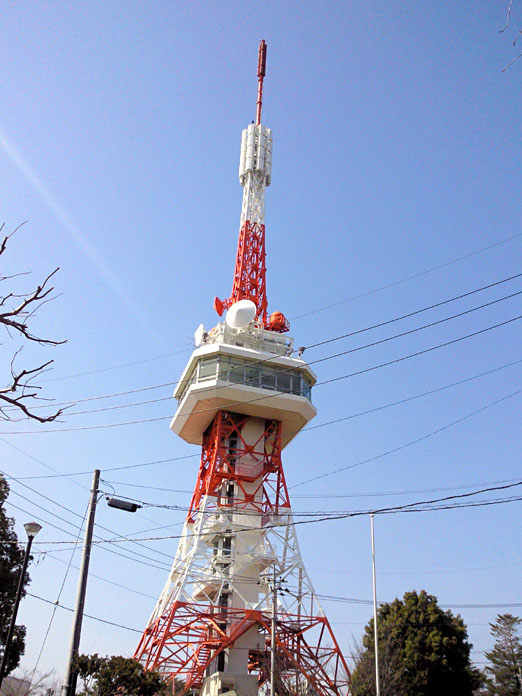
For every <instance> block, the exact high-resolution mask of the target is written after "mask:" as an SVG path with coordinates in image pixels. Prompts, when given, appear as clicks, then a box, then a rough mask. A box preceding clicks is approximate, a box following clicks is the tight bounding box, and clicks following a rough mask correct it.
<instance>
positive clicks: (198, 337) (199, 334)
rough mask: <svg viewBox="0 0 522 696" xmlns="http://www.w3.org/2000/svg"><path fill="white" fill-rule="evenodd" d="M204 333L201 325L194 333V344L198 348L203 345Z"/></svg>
mask: <svg viewBox="0 0 522 696" xmlns="http://www.w3.org/2000/svg"><path fill="white" fill-rule="evenodd" d="M204 333H205V329H204V327H203V324H200V325H199V326H198V328H197V329H196V331H195V332H194V343H195V344H196V346H200V345H201V344H202V343H203V334H204Z"/></svg>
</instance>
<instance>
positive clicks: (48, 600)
mask: <svg viewBox="0 0 522 696" xmlns="http://www.w3.org/2000/svg"><path fill="white" fill-rule="evenodd" d="M26 594H28V595H29V597H33V598H34V599H39V600H40V601H41V602H46V603H47V604H53V605H54V602H53V601H52V600H51V599H45V598H44V597H39V596H38V595H35V594H33V593H32V592H27V593H26ZM57 606H58V607H59V608H60V609H65V611H72V612H74V609H71V607H66V606H64V605H63V604H58V605H57ZM83 616H86V617H87V618H88V619H93V620H94V621H100V622H101V623H104V624H109V625H110V626H115V627H116V628H124V629H125V630H126V631H133V632H134V633H139V634H142V633H143V631H140V630H139V629H137V628H130V626H123V625H122V624H119V623H115V622H114V621H108V620H107V619H100V617H99V616H92V614H85V613H84V614H83Z"/></svg>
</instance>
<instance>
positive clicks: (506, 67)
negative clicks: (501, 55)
mask: <svg viewBox="0 0 522 696" xmlns="http://www.w3.org/2000/svg"><path fill="white" fill-rule="evenodd" d="M521 58H522V53H519V54H518V56H517V57H516V58H514V59H513V60H512V61H511V63H508V64H507V65H506V66H505V67H504V68H502V72H506V70H507V69H508V68H510V67H511V66H512V65H513V64H514V63H516V62H517V60H520V59H521Z"/></svg>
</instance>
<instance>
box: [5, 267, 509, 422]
mask: <svg viewBox="0 0 522 696" xmlns="http://www.w3.org/2000/svg"><path fill="white" fill-rule="evenodd" d="M520 276H522V274H517V275H513V276H510V277H508V278H504V279H502V280H499V281H495V282H494V283H490V284H489V285H484V286H482V287H480V288H476V289H474V290H471V291H468V292H466V293H463V294H461V295H456V296H454V297H451V298H449V299H446V300H442V301H440V302H437V303H435V304H432V305H429V306H427V307H423V308H421V309H418V310H415V311H413V312H409V313H407V314H403V315H401V316H398V317H395V318H393V319H390V320H387V321H384V322H381V323H378V324H374V325H371V326H367V327H364V328H362V329H358V330H356V331H354V332H351V333H348V334H341V335H340V336H336V337H333V338H329V339H327V340H325V341H321V342H319V343H315V344H311V345H310V346H307V347H305V349H308V350H309V349H312V348H314V347H316V346H321V345H323V344H326V343H331V342H333V341H338V340H341V339H344V338H347V337H349V336H355V335H358V334H361V333H364V332H366V331H370V330H372V329H375V328H379V327H382V326H386V325H388V324H392V323H394V322H397V321H400V320H402V319H406V318H408V317H411V316H414V315H416V314H420V313H422V312H426V311H428V310H430V309H433V308H436V307H439V306H442V305H445V304H448V303H450V302H454V301H456V300H459V299H462V298H464V297H468V296H470V295H473V294H476V293H478V292H482V291H484V290H488V289H490V288H492V287H495V286H497V285H501V284H503V283H506V282H509V281H511V280H514V279H516V278H518V277H520ZM515 294H517V293H515ZM509 297H511V296H507V297H505V298H501V300H502V299H508V298H509ZM501 300H498V301H501ZM496 301H497V300H495V301H494V302H496ZM494 302H493V303H494ZM483 306H487V305H483ZM483 306H481V307H477V308H475V309H482V308H483ZM475 309H472V310H469V311H475ZM455 316H460V315H455ZM450 318H455V317H450ZM444 321H446V320H444ZM421 328H422V327H421ZM419 330H420V329H419ZM370 345H371V344H370ZM293 352H295V351H293ZM279 357H280V356H279V355H274V356H270V357H268V358H260V359H258V360H253V361H252V364H253V365H255V364H264V363H269V362H271V361H273V360H277V359H278V358H279ZM309 364H314V363H309ZM180 381H181V380H177V381H175V382H164V383H162V384H157V385H152V386H150V387H143V388H139V389H135V390H129V391H125V392H117V393H113V394H102V395H98V396H93V397H87V398H84V399H75V400H70V401H63V402H57V403H53V407H60V406H67V405H69V406H71V405H75V404H78V403H83V402H86V401H94V400H98V399H107V398H114V397H116V396H125V395H128V394H132V393H138V392H142V391H147V390H151V389H159V388H163V387H166V386H177V385H178V384H179V383H180ZM168 398H169V397H164V398H161V399H158V400H157V401H164V400H165V399H168ZM154 401H156V400H152V401H150V402H143V403H144V404H146V403H153V402H154ZM139 403H141V402H139ZM139 403H138V404H136V405H139ZM123 407H125V405H123ZM8 408H9V407H8ZM13 408H14V407H13ZM35 408H48V405H42V406H35ZM113 408H119V406H116V407H113Z"/></svg>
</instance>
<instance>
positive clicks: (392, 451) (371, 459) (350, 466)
mask: <svg viewBox="0 0 522 696" xmlns="http://www.w3.org/2000/svg"><path fill="white" fill-rule="evenodd" d="M521 391H522V390H521V389H519V390H517V391H515V392H512V393H511V394H507V395H506V396H503V397H501V398H500V399H496V400H495V401H492V402H490V403H488V404H485V405H484V406H481V407H480V408H478V409H475V410H474V411H471V412H470V413H467V414H465V415H464V416H462V417H461V418H457V419H456V420H454V421H451V422H450V423H446V425H443V426H441V427H440V428H436V429H435V430H432V431H430V432H429V433H426V434H424V435H422V436H421V437H417V438H415V439H414V440H410V441H409V442H405V443H403V444H402V445H399V446H398V447H393V448H392V449H390V450H387V451H386V452H381V454H377V455H375V456H374V457H369V458H368V459H362V460H360V461H358V462H355V463H354V464H348V465H346V466H341V467H339V468H337V469H333V470H332V471H327V472H325V473H323V474H318V475H317V476H312V477H311V478H309V479H305V480H304V481H300V482H299V483H294V484H293V485H292V486H289V488H297V487H298V486H304V485H305V483H311V482H312V481H317V480H319V479H322V478H326V477H327V476H333V475H334V474H338V473H339V472H341V471H348V470H349V469H355V468H356V467H358V466H362V465H363V464H369V463H370V462H375V461H377V460H378V459H382V458H383V457H387V456H388V455H390V454H395V453H396V452H400V451H401V450H403V449H406V448H407V447H411V446H412V445H416V444H417V443H419V442H422V441H423V440H427V439H428V438H430V437H433V436H434V435H438V434H439V433H441V432H443V431H444V430H447V429H448V428H452V427H453V426H455V425H458V424H459V423H462V422H463V421H465V420H468V419H469V418H472V417H473V416H476V415H477V414H479V413H482V412H483V411H485V410H486V409H488V408H491V407H492V406H496V405H497V404H499V403H502V402H503V401H506V400H507V399H511V398H512V397H514V396H517V394H520V392H521Z"/></svg>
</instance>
